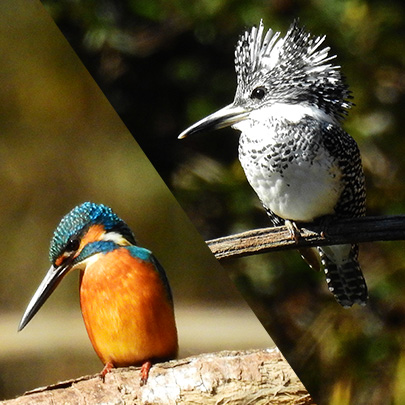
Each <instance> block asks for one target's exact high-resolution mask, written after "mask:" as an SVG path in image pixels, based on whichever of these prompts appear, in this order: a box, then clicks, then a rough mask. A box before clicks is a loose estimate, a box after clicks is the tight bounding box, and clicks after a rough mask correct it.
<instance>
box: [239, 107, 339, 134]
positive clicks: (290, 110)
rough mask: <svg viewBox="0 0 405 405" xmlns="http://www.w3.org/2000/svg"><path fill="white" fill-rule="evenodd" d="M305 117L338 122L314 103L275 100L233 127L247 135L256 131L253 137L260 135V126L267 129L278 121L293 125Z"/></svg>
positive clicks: (331, 122)
mask: <svg viewBox="0 0 405 405" xmlns="http://www.w3.org/2000/svg"><path fill="white" fill-rule="evenodd" d="M305 118H313V119H315V120H317V121H320V122H326V123H330V124H338V121H337V119H336V118H335V117H334V116H333V115H330V114H326V113H325V112H324V111H323V110H322V109H320V108H318V107H316V106H314V105H309V104H307V105H305V104H302V103H300V104H291V103H282V102H275V103H272V104H269V105H265V106H263V107H260V108H258V109H255V110H252V112H251V113H250V114H249V118H248V119H246V120H243V121H240V122H238V123H236V124H234V125H233V128H235V129H237V130H239V131H241V132H242V133H249V135H253V134H254V133H256V136H255V137H257V136H259V137H260V136H261V135H260V133H261V131H260V127H263V129H264V130H265V131H266V129H267V131H268V129H269V128H274V127H275V126H276V125H278V124H279V123H283V124H284V125H285V124H287V125H289V124H291V125H294V124H298V123H299V122H300V121H302V120H303V119H305Z"/></svg>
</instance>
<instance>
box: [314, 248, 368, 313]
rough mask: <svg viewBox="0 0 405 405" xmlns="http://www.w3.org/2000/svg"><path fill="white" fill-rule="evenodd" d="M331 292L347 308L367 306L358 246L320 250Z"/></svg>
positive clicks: (366, 294) (365, 287)
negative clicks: (356, 305) (357, 305)
mask: <svg viewBox="0 0 405 405" xmlns="http://www.w3.org/2000/svg"><path fill="white" fill-rule="evenodd" d="M318 251H319V254H320V257H321V261H322V264H323V266H324V271H325V274H326V282H327V283H328V287H329V291H331V292H332V294H333V295H334V296H335V299H336V301H337V302H338V303H339V304H340V305H342V306H343V307H345V308H348V307H351V306H352V305H353V304H360V305H366V303H367V299H368V293H367V285H366V281H365V280H364V277H363V273H362V271H361V268H360V265H359V262H358V252H359V248H358V245H336V246H323V247H319V248H318Z"/></svg>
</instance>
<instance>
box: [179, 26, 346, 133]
mask: <svg viewBox="0 0 405 405" xmlns="http://www.w3.org/2000/svg"><path fill="white" fill-rule="evenodd" d="M324 40H325V37H324V36H323V37H316V36H312V35H311V34H310V33H308V32H306V31H305V29H304V28H302V27H300V26H299V25H298V23H297V22H296V21H295V22H293V23H292V24H291V26H290V28H289V29H288V31H287V33H286V35H285V36H284V37H283V38H282V37H281V36H280V32H274V31H273V30H272V29H269V30H268V31H267V32H266V34H265V35H264V26H263V22H262V21H261V22H260V24H259V27H256V26H254V27H252V29H251V30H250V31H246V32H245V33H244V34H243V35H242V36H241V37H240V38H239V41H238V43H237V46H236V50H235V70H236V75H237V89H236V95H235V99H234V101H233V103H232V104H230V105H228V106H226V107H224V108H222V109H221V110H219V111H217V112H215V113H213V114H211V115H209V116H208V117H206V118H203V119H202V120H200V121H198V122H197V123H195V124H194V125H192V126H191V127H189V128H187V129H186V130H185V131H183V132H182V133H181V134H180V135H179V138H184V137H186V136H187V135H189V134H193V133H196V132H201V131H203V130H208V129H219V128H224V127H227V126H235V128H237V129H238V124H239V123H240V122H242V121H244V120H248V119H256V120H258V119H261V117H266V116H267V117H269V116H270V115H271V114H275V111H276V110H271V111H272V112H270V110H268V109H269V108H272V107H274V106H282V108H279V109H278V110H277V113H279V114H283V108H284V111H285V107H286V106H287V107H288V106H298V107H300V112H301V113H302V114H303V113H305V111H310V109H312V111H318V112H319V114H320V115H323V116H328V117H329V120H330V121H339V120H340V119H341V118H342V117H343V116H344V115H345V114H346V112H347V109H348V108H350V106H351V105H352V104H351V102H350V101H349V100H348V99H349V98H350V91H349V90H348V87H347V85H346V83H345V81H344V79H343V77H342V75H341V73H340V70H339V69H340V67H339V66H334V65H332V64H331V63H329V62H330V61H331V60H332V59H334V58H335V55H332V56H329V54H328V53H329V50H330V49H329V47H322V45H323V42H324ZM295 111H297V109H295Z"/></svg>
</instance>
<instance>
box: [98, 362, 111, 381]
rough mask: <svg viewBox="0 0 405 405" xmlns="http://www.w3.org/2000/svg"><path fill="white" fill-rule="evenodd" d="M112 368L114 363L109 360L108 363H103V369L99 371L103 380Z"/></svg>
mask: <svg viewBox="0 0 405 405" xmlns="http://www.w3.org/2000/svg"><path fill="white" fill-rule="evenodd" d="M113 368H114V364H112V363H111V361H109V362H108V363H106V364H105V366H104V368H103V370H102V371H101V373H100V377H101V379H102V380H103V382H105V376H106V375H107V374H108V373H109V372H110V371H111V370H112V369H113Z"/></svg>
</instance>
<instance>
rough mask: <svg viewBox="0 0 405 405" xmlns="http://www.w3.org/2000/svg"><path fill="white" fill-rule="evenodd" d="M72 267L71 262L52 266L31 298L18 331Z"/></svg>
mask: <svg viewBox="0 0 405 405" xmlns="http://www.w3.org/2000/svg"><path fill="white" fill-rule="evenodd" d="M71 267H72V266H71V264H70V263H67V264H62V265H61V266H58V267H56V266H51V268H50V269H49V270H48V272H47V273H46V275H45V277H44V279H43V280H42V282H41V284H40V285H39V287H38V289H37V291H36V292H35V294H34V296H33V297H32V298H31V301H30V303H29V304H28V307H27V309H26V310H25V312H24V315H23V317H22V318H21V322H20V324H19V325H18V331H20V330H22V329H23V328H24V327H25V326H26V325H27V323H28V322H29V321H30V320H31V319H32V318H33V317H34V315H35V314H36V313H37V312H38V311H39V309H40V308H41V307H42V305H43V304H44V303H45V301H46V300H47V299H48V297H49V296H50V295H51V294H52V292H53V291H54V290H55V288H56V287H57V286H58V284H59V283H60V282H61V281H62V279H63V277H64V276H65V275H66V274H67V273H68V272H69V270H70V269H71Z"/></svg>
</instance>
